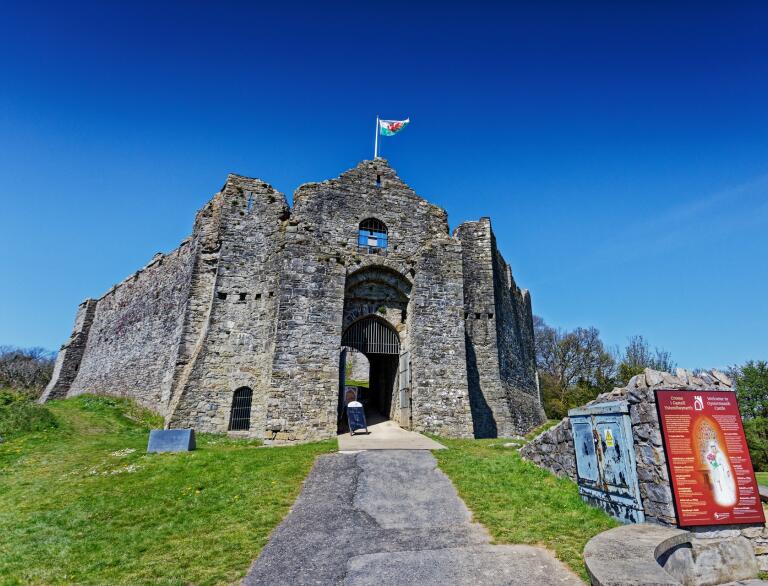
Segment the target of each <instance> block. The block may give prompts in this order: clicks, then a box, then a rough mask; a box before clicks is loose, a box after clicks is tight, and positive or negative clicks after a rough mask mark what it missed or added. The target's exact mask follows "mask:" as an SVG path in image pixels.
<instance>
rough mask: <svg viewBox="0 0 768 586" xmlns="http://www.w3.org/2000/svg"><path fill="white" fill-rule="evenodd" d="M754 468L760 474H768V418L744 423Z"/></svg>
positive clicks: (757, 418)
mask: <svg viewBox="0 0 768 586" xmlns="http://www.w3.org/2000/svg"><path fill="white" fill-rule="evenodd" d="M744 435H746V436H747V444H748V445H749V455H750V457H751V458H752V466H754V468H755V470H756V471H758V472H768V418H767V417H755V418H754V419H747V420H745V421H744Z"/></svg>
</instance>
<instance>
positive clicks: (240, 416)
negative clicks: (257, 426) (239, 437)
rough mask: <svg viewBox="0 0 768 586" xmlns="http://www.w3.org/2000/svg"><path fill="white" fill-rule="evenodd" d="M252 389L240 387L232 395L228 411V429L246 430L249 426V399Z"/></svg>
mask: <svg viewBox="0 0 768 586" xmlns="http://www.w3.org/2000/svg"><path fill="white" fill-rule="evenodd" d="M252 400H253V391H252V390H251V389H249V388H248V387H240V388H239V389H237V390H236V391H235V394H234V396H233V397H232V409H231V410H230V412H229V431H248V430H249V429H250V428H251V401H252Z"/></svg>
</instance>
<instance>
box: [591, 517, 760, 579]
mask: <svg viewBox="0 0 768 586" xmlns="http://www.w3.org/2000/svg"><path fill="white" fill-rule="evenodd" d="M584 563H585V564H586V567H587V571H588V572H589V576H590V578H591V580H592V584H594V585H596V586H619V585H630V584H654V585H659V586H680V584H727V583H731V582H733V581H736V580H746V581H749V582H748V583H750V584H766V582H762V581H760V580H754V581H752V580H751V579H753V578H756V577H757V574H758V568H757V560H756V559H755V554H754V550H753V547H752V545H751V544H750V542H749V541H748V540H747V539H745V538H744V537H742V536H737V537H734V538H723V539H701V538H699V537H696V536H694V535H693V534H692V533H690V532H688V531H683V530H681V529H675V528H671V527H662V526H660V525H651V524H649V523H640V524H637V525H623V526H621V527H616V528H615V529H610V530H608V531H604V532H603V533H600V534H599V535H597V536H595V537H594V538H592V539H591V540H590V541H589V543H587V545H586V547H585V548H584ZM741 583H742V582H740V584H741ZM743 583H747V582H743Z"/></svg>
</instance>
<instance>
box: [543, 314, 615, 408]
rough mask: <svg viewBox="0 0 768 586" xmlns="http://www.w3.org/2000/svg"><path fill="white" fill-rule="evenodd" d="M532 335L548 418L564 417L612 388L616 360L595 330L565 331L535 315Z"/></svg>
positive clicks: (577, 329)
mask: <svg viewBox="0 0 768 586" xmlns="http://www.w3.org/2000/svg"><path fill="white" fill-rule="evenodd" d="M534 336H535V343H536V362H537V366H538V368H539V384H540V387H541V393H542V399H543V402H544V409H545V411H546V412H547V415H548V416H549V417H555V418H557V417H564V416H565V415H566V414H567V412H568V409H570V408H572V407H576V406H578V405H581V404H583V403H586V402H588V401H590V400H592V399H594V398H595V397H596V396H597V395H598V394H600V393H601V392H604V391H607V390H610V389H611V387H612V386H613V380H614V377H615V367H616V361H615V360H614V358H613V356H612V355H611V353H610V352H608V351H607V350H606V348H605V346H604V345H603V342H602V340H601V339H600V332H599V331H598V330H597V329H596V328H593V327H590V328H576V329H574V330H572V331H565V330H562V329H555V328H552V327H550V326H548V325H547V324H546V323H545V322H544V320H543V319H541V318H540V317H538V316H535V317H534Z"/></svg>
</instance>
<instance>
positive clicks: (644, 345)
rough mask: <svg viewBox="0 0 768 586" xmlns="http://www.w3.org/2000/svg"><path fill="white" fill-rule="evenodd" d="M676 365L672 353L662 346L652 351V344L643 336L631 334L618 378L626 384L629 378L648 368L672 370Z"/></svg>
mask: <svg viewBox="0 0 768 586" xmlns="http://www.w3.org/2000/svg"><path fill="white" fill-rule="evenodd" d="M675 366H676V364H675V363H674V361H673V360H672V355H671V354H670V353H669V352H668V351H666V350H662V349H660V348H654V350H653V351H651V346H650V344H649V343H648V341H647V340H646V339H645V338H644V337H643V336H631V337H630V338H629V341H628V342H627V346H626V348H625V349H624V354H623V355H622V357H621V364H619V373H618V378H619V380H621V381H622V382H623V383H625V384H626V383H627V382H628V381H629V379H631V378H632V377H633V376H635V375H636V374H640V373H641V372H643V371H644V370H645V369H646V368H652V369H654V370H662V371H666V372H671V371H672V370H674V368H675Z"/></svg>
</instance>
